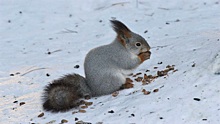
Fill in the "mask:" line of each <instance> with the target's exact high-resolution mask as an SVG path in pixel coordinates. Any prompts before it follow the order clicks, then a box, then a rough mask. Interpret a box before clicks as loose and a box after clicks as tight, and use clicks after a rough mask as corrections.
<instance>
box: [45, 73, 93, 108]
mask: <svg viewBox="0 0 220 124" xmlns="http://www.w3.org/2000/svg"><path fill="white" fill-rule="evenodd" d="M89 94H90V90H89V88H88V87H87V85H86V80H85V78H84V77H82V76H80V75H78V74H69V75H66V76H64V77H62V78H60V79H58V80H54V81H53V82H52V83H51V84H49V85H47V86H46V87H45V89H44V94H43V109H44V110H46V111H52V112H59V111H60V112H64V111H67V110H69V109H71V108H74V107H77V106H79V105H80V98H83V97H84V96H85V95H89Z"/></svg>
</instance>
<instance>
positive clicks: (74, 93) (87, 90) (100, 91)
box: [43, 20, 150, 112]
mask: <svg viewBox="0 0 220 124" xmlns="http://www.w3.org/2000/svg"><path fill="white" fill-rule="evenodd" d="M111 23H112V27H113V29H114V30H115V31H116V33H117V38H116V39H115V40H114V41H113V42H112V43H110V44H108V45H104V46H100V47H97V48H94V49H92V50H91V51H90V52H89V53H88V54H87V55H86V58H85V61H84V70H85V76H86V78H83V77H82V76H80V75H77V74H72V75H67V76H64V77H63V78H60V79H58V80H55V81H53V82H52V84H49V85H48V86H47V87H46V88H45V90H44V91H45V93H44V104H43V108H44V109H45V110H48V111H53V112H58V111H66V110H69V109H70V108H73V107H76V106H77V105H78V103H79V100H80V98H82V97H83V96H86V95H89V96H100V95H107V94H111V93H113V92H115V91H117V90H119V89H120V88H121V86H122V85H123V84H125V83H126V76H127V75H128V74H129V73H131V72H132V70H133V69H135V68H136V67H138V66H139V65H140V64H141V62H142V60H140V58H139V57H138V55H139V54H140V53H143V52H146V51H149V50H150V46H149V45H148V43H147V42H146V40H145V39H144V38H143V37H141V36H140V35H138V34H135V33H133V32H132V31H130V29H128V28H127V27H126V26H125V25H124V24H123V23H122V22H120V21H117V20H112V21H111ZM124 43H126V44H124ZM136 43H140V46H137V45H136Z"/></svg>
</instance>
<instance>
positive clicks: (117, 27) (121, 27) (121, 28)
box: [110, 20, 131, 35]
mask: <svg viewBox="0 0 220 124" xmlns="http://www.w3.org/2000/svg"><path fill="white" fill-rule="evenodd" d="M110 22H111V24H112V28H113V29H114V31H115V32H116V33H117V34H119V35H122V34H123V35H126V34H128V33H130V32H131V30H130V29H129V28H128V27H127V26H125V24H123V23H122V22H120V21H118V20H110Z"/></svg>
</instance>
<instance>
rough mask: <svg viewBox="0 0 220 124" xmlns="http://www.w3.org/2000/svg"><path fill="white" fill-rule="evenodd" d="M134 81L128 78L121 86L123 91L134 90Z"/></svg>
mask: <svg viewBox="0 0 220 124" xmlns="http://www.w3.org/2000/svg"><path fill="white" fill-rule="evenodd" d="M132 82H133V81H132V80H131V79H130V78H126V81H125V84H123V85H122V86H121V89H129V88H133V87H134V84H132Z"/></svg>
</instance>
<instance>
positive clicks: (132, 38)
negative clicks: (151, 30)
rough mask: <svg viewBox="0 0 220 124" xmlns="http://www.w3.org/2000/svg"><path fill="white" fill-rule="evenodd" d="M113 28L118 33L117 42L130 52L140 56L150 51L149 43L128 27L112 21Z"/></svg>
mask: <svg viewBox="0 0 220 124" xmlns="http://www.w3.org/2000/svg"><path fill="white" fill-rule="evenodd" d="M111 24H112V28H113V29H114V30H115V32H116V33H117V41H119V42H120V43H121V44H122V45H123V46H124V47H125V48H126V49H127V50H128V51H129V52H131V53H133V54H135V55H139V54H140V53H143V52H147V51H150V45H149V44H148V43H147V41H146V40H145V39H144V38H143V37H142V36H140V35H139V34H136V33H134V32H132V31H131V30H130V29H129V28H128V27H127V26H125V25H124V24H123V23H122V22H120V21H118V20H111Z"/></svg>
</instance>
